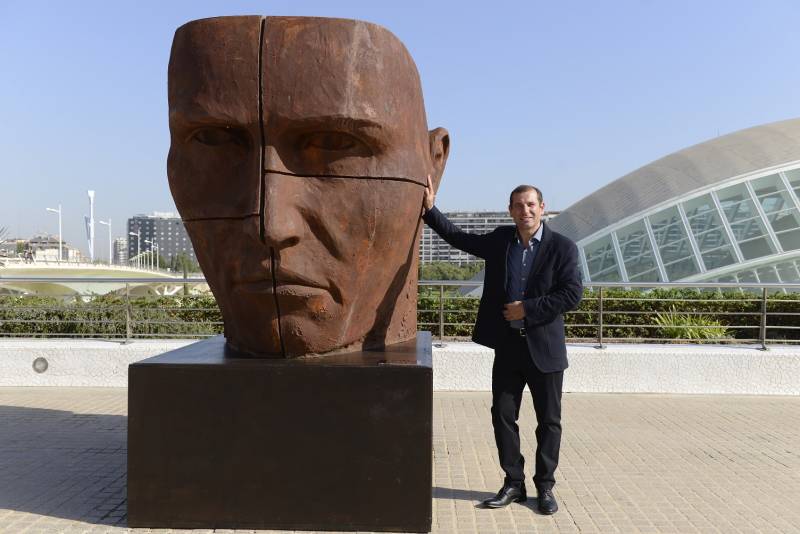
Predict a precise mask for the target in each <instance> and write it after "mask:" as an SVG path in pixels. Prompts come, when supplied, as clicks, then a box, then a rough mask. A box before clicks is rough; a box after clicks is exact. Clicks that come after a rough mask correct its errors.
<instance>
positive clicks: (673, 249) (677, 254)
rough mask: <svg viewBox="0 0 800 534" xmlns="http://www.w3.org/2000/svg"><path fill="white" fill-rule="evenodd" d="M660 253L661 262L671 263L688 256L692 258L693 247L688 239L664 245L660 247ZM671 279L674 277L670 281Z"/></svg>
mask: <svg viewBox="0 0 800 534" xmlns="http://www.w3.org/2000/svg"><path fill="white" fill-rule="evenodd" d="M658 251H659V252H660V253H661V260H662V261H663V262H664V263H671V262H673V261H676V260H679V259H682V258H686V257H687V256H691V255H692V246H691V244H689V240H688V239H683V240H681V241H677V242H673V243H667V244H666V245H662V246H660V247H658ZM671 279H672V277H670V280H671Z"/></svg>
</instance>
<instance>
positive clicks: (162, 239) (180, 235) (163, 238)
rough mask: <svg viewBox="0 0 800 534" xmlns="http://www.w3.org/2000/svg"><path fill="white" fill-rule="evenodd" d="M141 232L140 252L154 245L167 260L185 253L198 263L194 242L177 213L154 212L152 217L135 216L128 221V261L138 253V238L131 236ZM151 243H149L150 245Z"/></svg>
mask: <svg viewBox="0 0 800 534" xmlns="http://www.w3.org/2000/svg"><path fill="white" fill-rule="evenodd" d="M130 232H133V233H134V234H136V233H139V232H141V235H140V238H141V243H138V252H139V253H140V254H141V253H144V252H147V251H149V250H151V248H152V243H156V244H157V245H158V254H159V256H161V257H162V258H164V259H165V260H170V259H171V258H172V257H174V256H177V255H178V254H180V253H184V254H186V255H187V256H189V258H191V259H192V261H197V260H196V259H195V255H194V248H192V242H191V241H190V240H189V235H188V234H187V233H186V227H185V226H184V225H183V221H182V220H181V218H180V217H179V216H178V215H177V214H176V213H165V212H158V211H157V212H154V213H153V214H152V215H134V216H133V217H131V218H130V219H128V259H129V260H130V259H133V258H134V257H135V256H136V253H137V236H136V235H130ZM148 241H149V243H148Z"/></svg>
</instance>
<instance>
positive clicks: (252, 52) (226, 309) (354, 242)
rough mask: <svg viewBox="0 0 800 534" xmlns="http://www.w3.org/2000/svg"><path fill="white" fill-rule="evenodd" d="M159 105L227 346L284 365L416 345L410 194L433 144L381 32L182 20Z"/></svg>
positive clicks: (408, 68) (435, 167)
mask: <svg viewBox="0 0 800 534" xmlns="http://www.w3.org/2000/svg"><path fill="white" fill-rule="evenodd" d="M169 107H170V131H171V134H172V146H171V149H170V154H169V161H168V174H169V180H170V187H171V190H172V194H173V196H174V198H175V202H176V204H177V207H178V209H179V211H180V212H181V215H182V217H183V219H184V221H185V223H186V227H187V229H188V232H189V235H190V237H191V239H192V243H193V245H194V248H195V252H196V254H197V258H198V259H199V261H200V265H201V266H202V268H203V272H204V273H205V275H206V278H207V279H208V282H209V285H210V286H211V289H212V291H213V292H214V295H215V296H216V298H217V301H218V303H219V305H220V308H221V310H222V313H223V316H224V319H225V332H226V337H227V338H228V342H229V343H230V344H231V345H232V346H233V347H234V348H236V349H239V350H241V351H245V352H249V353H253V354H258V355H262V356H278V357H280V356H281V355H284V356H298V355H302V354H308V353H323V352H329V351H332V350H336V349H347V348H351V349H358V348H361V347H364V348H370V347H378V346H382V345H384V344H390V343H395V342H399V341H405V340H407V339H410V338H412V337H413V336H414V335H415V332H416V271H417V269H416V262H417V242H418V232H419V228H420V225H419V214H420V207H421V204H422V194H423V186H424V184H425V179H426V175H427V174H435V175H436V176H437V177H438V176H440V175H441V170H439V167H440V166H441V167H442V168H443V165H444V159H446V150H445V152H444V157H442V156H441V155H439V156H434V157H432V156H431V146H433V144H434V143H433V141H431V140H432V139H433V137H434V134H433V133H432V134H431V136H430V139H431V140H429V134H428V132H427V126H426V121H425V113H424V108H423V104H422V96H421V92H420V86H419V80H418V76H417V72H416V68H415V66H414V63H413V61H412V60H411V58H410V56H409V55H408V53H407V51H406V50H405V48H404V47H403V45H402V44H401V43H400V42H399V41H398V40H397V39H396V38H395V37H394V36H393V35H392V34H390V33H389V32H388V31H386V30H385V29H383V28H380V27H378V26H375V25H372V24H368V23H363V22H357V21H351V20H340V19H317V18H289V17H287V18H283V17H267V18H262V17H224V18H217V19H206V20H200V21H195V22H192V23H189V24H187V25H185V26H183V27H182V28H180V29H179V30H178V31H177V32H176V35H175V40H174V43H173V48H172V56H171V59H170V65H169ZM444 144H445V149H446V137H445V141H444ZM439 145H441V142H440V143H439Z"/></svg>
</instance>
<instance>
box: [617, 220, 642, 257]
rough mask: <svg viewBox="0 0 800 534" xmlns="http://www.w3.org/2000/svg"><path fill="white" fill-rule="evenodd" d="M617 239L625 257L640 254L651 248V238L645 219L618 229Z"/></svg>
mask: <svg viewBox="0 0 800 534" xmlns="http://www.w3.org/2000/svg"><path fill="white" fill-rule="evenodd" d="M617 240H618V241H619V247H620V249H621V250H622V257H623V258H631V257H633V256H638V255H640V254H642V253H643V252H646V251H649V250H650V238H648V236H647V229H646V228H645V226H644V221H637V222H635V223H633V224H629V225H628V226H626V227H625V228H622V229H620V230H617Z"/></svg>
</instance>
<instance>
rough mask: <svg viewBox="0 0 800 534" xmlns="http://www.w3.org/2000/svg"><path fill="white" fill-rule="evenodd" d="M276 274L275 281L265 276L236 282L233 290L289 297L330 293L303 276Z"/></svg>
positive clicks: (284, 272)
mask: <svg viewBox="0 0 800 534" xmlns="http://www.w3.org/2000/svg"><path fill="white" fill-rule="evenodd" d="M276 274H277V275H276V277H275V280H274V281H273V279H272V278H265V277H264V276H263V275H261V276H256V277H252V278H250V277H248V278H245V279H243V280H238V281H235V282H234V283H233V290H234V291H237V292H242V293H270V294H271V293H277V294H278V295H289V296H292V295H295V296H308V295H309V294H310V293H318V292H319V291H320V290H322V291H327V292H330V289H329V288H327V287H325V286H324V285H322V284H320V283H318V282H316V281H314V280H311V279H310V278H306V277H305V276H303V275H301V274H298V273H294V272H290V271H284V270H280V271H278V272H277V273H276Z"/></svg>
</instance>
